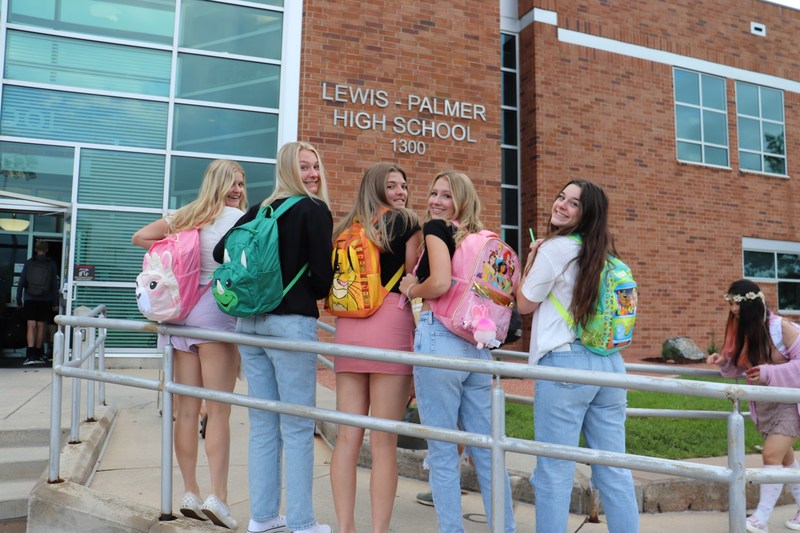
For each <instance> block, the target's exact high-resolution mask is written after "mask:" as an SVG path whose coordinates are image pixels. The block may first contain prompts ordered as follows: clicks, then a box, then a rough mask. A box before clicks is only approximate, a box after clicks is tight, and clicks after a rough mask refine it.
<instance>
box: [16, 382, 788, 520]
mask: <svg viewBox="0 0 800 533" xmlns="http://www.w3.org/2000/svg"><path fill="white" fill-rule="evenodd" d="M117 372H120V373H125V374H128V375H135V376H139V377H145V378H150V379H157V377H158V371H157V370H118V371H117ZM50 379H51V376H50V371H49V369H22V368H5V369H0V390H2V391H3V398H4V400H5V401H4V402H3V405H2V407H1V408H0V432H8V431H19V430H24V429H36V428H47V427H48V425H49V419H50V386H49V384H50ZM106 389H107V397H108V400H109V403H110V404H113V405H114V409H109V408H101V409H100V410H98V417H100V416H102V417H105V418H108V419H109V422H108V423H109V424H110V430H109V432H108V433H109V438H108V441H107V443H106V444H105V449H104V453H103V454H102V456H101V458H100V460H99V461H98V462H96V470H93V471H89V472H86V475H87V478H88V481H87V483H86V484H87V486H88V489H84V488H82V487H81V486H79V485H78V484H76V483H71V482H67V483H64V484H56V485H47V484H46V483H43V484H40V485H39V488H37V489H36V491H35V496H34V497H33V498H31V509H32V510H33V512H32V513H31V514H30V515H29V517H30V519H31V520H30V524H29V531H79V530H82V529H83V528H82V527H80V522H79V521H74V520H75V519H74V516H72V515H69V513H67V512H66V510H67V509H70V508H71V506H78V507H79V506H80V505H84V506H86V505H88V504H87V502H92V503H91V505H90V508H89V511H88V513H89V515H90V516H91V517H93V519H96V520H101V523H102V524H103V525H102V526H101V527H100V528H99V529H97V528H96V529H95V530H104V531H188V530H192V531H206V530H207V531H222V529H220V528H217V527H215V526H211V525H208V523H205V524H201V523H199V522H197V521H194V520H189V519H186V518H179V519H177V520H175V521H171V522H160V523H159V522H158V517H159V512H160V509H159V508H160V466H159V465H160V454H161V450H160V424H161V416H160V414H159V410H158V408H157V395H156V393H155V392H153V391H147V390H143V389H134V388H129V387H122V386H118V385H107V386H106ZM236 391H237V392H240V393H245V392H246V384H245V383H244V382H241V381H240V382H238V383H237V389H236ZM68 401H69V396H68V395H67V394H66V393H65V397H64V405H65V412H64V416H63V420H64V422H63V424H64V425H66V423H67V420H68V409H67V406H68ZM317 403H318V406H319V407H322V408H329V409H332V408H333V407H334V406H335V395H334V392H333V391H331V390H330V389H327V388H326V387H324V386H320V387H318V402H317ZM84 405H85V389H84ZM102 423H103V421H102V420H101V421H99V422H98V424H102ZM247 427H248V423H247V412H246V410H245V409H243V408H240V407H234V409H233V414H232V417H231V435H232V439H231V440H232V443H231V468H230V477H229V480H230V481H229V496H228V501H229V502H230V505H231V509H232V512H233V515H234V517H235V518H236V519H237V520H238V521H239V524H240V531H246V526H247V521H248V517H249V500H248V488H247ZM82 431H84V432H85V431H88V429H87V428H84V429H83V430H82ZM81 438H82V440H84V433H83V432H82V437H81ZM93 438H94V437H90V438H88V439H86V443H87V444H88V443H89V442H90V441H91V440H92V439H93ZM201 443H202V441H201ZM97 446H98V447H99V446H103V443H102V442H100V441H99V440H98V443H97ZM69 448H70V445H66V446H65V449H67V450H68V449H69ZM68 451H69V450H68ZM98 451H99V450H98ZM406 452H407V451H405V450H404V451H403V454H401V459H400V460H401V463H404V464H403V465H401V471H402V469H403V468H406V469H408V468H415V469H417V471H418V470H419V468H420V465H419V462H420V458H421V456H422V454H423V452H408V453H406ZM65 453H66V452H65ZM62 457H64V456H63V455H62ZM329 460H330V448H329V446H328V445H327V443H326V442H325V441H324V440H323V439H322V438H318V439H317V446H316V448H315V457H314V465H315V467H314V472H315V483H314V498H315V511H316V514H317V519H318V520H319V521H320V522H321V523H327V524H330V525H331V526H332V527H333V528H334V531H336V517H335V513H334V509H333V503H332V497H331V489H330V479H329V467H328V465H329ZM749 460H750V462H752V463H753V464H754V465H758V464H760V458H759V457H752V458H749ZM532 461H533V458H531V457H526V456H522V457H520V456H516V455H515V454H509V458H508V467H509V470H511V471H515V470H516V471H520V472H525V473H526V475H527V474H529V473H530V469H531V467H532V464H533V463H532ZM719 461H722V462H724V459H721V460H705V461H704V462H719ZM411 462H415V464H413V465H412V464H410V463H411ZM65 463H66V465H65ZM94 464H95V463H94V462H92V463H91V465H89V464H87V465H84V467H85V468H87V469H89V470H91V468H90V467H91V466H93V465H94ZM62 466H65V468H67V469H69V468H75V466H74V463H70V462H69V461H65V460H64V459H62ZM205 466H206V459H205V453H204V451H203V449H202V446H201V449H200V454H199V468H198V476H199V481H200V485H201V489H202V490H203V491H207V490H208V488H209V486H210V482H209V478H208V470H207V468H206V467H205ZM63 470H64V469H63V468H62V474H61V475H62V477H65V473H64V471H63ZM663 477H664V476H652V475H637V482H638V483H639V484H640V485H641V484H642V483H650V482H652V481H654V480H658V481H661V482H664V483H665V485H664V486H665V489H666V488H668V489H669V490H671V491H672V492H673V493H679V492H681V491H686V490H698V486H697V485H695V484H693V483H692V482H691V481H689V480H681V479H672V480H665V479H662V478H663ZM644 478H649V480H646V479H644ZM44 479H46V478H44ZM358 483H359V489H358V501H357V519H358V526H359V529H360V530H361V531H367V530H368V529H369V524H370V518H369V489H368V487H369V470H367V469H359V472H358ZM425 490H427V484H426V483H425V482H423V481H419V480H417V479H411V478H409V477H401V479H400V481H399V484H398V491H397V499H396V502H395V511H394V519H393V524H392V531H398V532H399V531H403V532H406V531H414V532H426V531H436V518H435V510H434V509H433V508H432V507H426V506H422V505H420V504H419V503H417V502H416V500H415V495H416V493H418V492H421V491H425ZM699 490H701V491H702V492H704V493H706V494H705V496H706V497H709V496H714V494H708V493H709V492H711V493H716V495H717V496H719V493H720V492H721V491H723V492H724V488H722V487H720V486H719V485H713V486H711V488H708V487H701V488H700V489H699ZM81 491H83V492H81ZM182 493H183V487H182V483H181V476H180V472H179V471H178V469H177V465H175V466H174V471H173V512H174V513H177V508H178V503H179V499H180V497H181V495H182ZM203 496H205V493H204V494H203ZM724 499H725V498H724V497H723V500H724ZM794 512H795V506H794V505H787V506H783V507H779V508H778V509H776V511H775V512H774V513H773V516H772V520H771V524H772V525H773V527H774V528H777V529H776V530H782V529H783V522H784V521H785V520H787V519H788V518H790V517H791V516H792V515H793V514H794ZM463 513H464V515H465V516H466V519H465V521H464V523H465V529H466V531H467V533H473V532H485V531H487V527H486V525H485V516H484V514H483V508H482V502H481V499H480V495H479V494H478V493H476V492H470V493H469V494H467V495H466V496H464V498H463ZM67 516H70V517H71V518H69V519H67V518H66V517H67ZM516 519H517V523H518V528H517V529H518V531H533V524H534V520H535V513H534V507H533V506H532V505H530V504H527V503H519V504H518V505H517V506H516ZM584 519H585V515H577V514H576V515H571V517H570V531H575V530H576V529H577V528H578V527H580V525H581V523H582V522H583V521H584ZM59 520H64V522H62V523H59ZM115 520H116V521H115ZM727 523H728V515H727V513H724V512H719V511H716V512H697V511H693V512H682V513H659V514H651V513H642V515H641V525H642V528H641V530H642V531H643V532H650V533H661V532H672V531H676V530H688V531H702V532H706V533H716V532H719V533H722V532H725V531H728V525H727ZM45 524H48V525H45ZM14 528H16V529H14ZM22 530H23V529H22V528H21V526H20V525H19V523H17V525H16V526H14V525H9V524H6V525H3V524H0V533H11V532H16V531H22ZM580 531H581V532H583V533H600V532H605V531H608V529H607V527H606V525H605V520H604V517H603V516H601V523H600V524H585V525H583V527H582V528H581V530H580Z"/></svg>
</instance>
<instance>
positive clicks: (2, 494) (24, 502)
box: [0, 476, 39, 520]
mask: <svg viewBox="0 0 800 533" xmlns="http://www.w3.org/2000/svg"><path fill="white" fill-rule="evenodd" d="M38 480H39V478H38V476H37V478H36V479H21V480H16V481H4V482H2V483H0V520H8V519H11V518H20V517H23V516H26V515H27V514H28V497H29V496H30V494H31V491H32V490H33V487H34V486H35V485H36V482H37V481H38Z"/></svg>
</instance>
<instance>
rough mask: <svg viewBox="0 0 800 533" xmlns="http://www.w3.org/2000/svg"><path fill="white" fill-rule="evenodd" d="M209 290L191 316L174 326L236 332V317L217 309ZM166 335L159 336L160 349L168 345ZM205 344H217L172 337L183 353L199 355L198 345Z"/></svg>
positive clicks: (174, 323) (175, 345)
mask: <svg viewBox="0 0 800 533" xmlns="http://www.w3.org/2000/svg"><path fill="white" fill-rule="evenodd" d="M211 291H212V289H211V288H209V289H208V290H207V291H205V292H204V293H203V295H202V296H201V297H200V299H199V300H198V301H197V304H195V306H194V308H192V311H191V312H190V313H189V316H187V317H186V318H184V319H183V320H181V321H179V322H171V323H170V324H172V325H174V326H190V327H193V328H203V329H217V330H222V331H231V332H232V331H236V317H233V316H231V315H226V314H225V313H223V312H222V311H220V310H219V307H217V302H216V300H214V294H213V293H212V292H211ZM166 338H167V336H166V335H159V336H158V347H159V349H161V348H163V347H164V345H166V344H167V340H166ZM205 342H216V341H209V340H205V339H195V338H192V337H172V347H173V348H174V349H176V350H181V351H183V352H192V353H197V345H198V344H203V343H205Z"/></svg>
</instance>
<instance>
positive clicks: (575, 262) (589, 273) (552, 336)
mask: <svg viewBox="0 0 800 533" xmlns="http://www.w3.org/2000/svg"><path fill="white" fill-rule="evenodd" d="M573 233H577V234H580V235H581V236H582V241H583V244H581V243H579V242H578V241H576V240H575V239H572V238H570V237H569V236H568V235H570V234H573ZM609 254H613V255H617V254H616V252H615V250H614V243H613V240H612V238H611V233H610V232H609V229H608V197H607V196H606V193H605V191H603V189H602V188H601V187H600V186H599V185H597V184H595V183H593V182H591V181H589V180H583V179H577V180H572V181H570V182H569V183H567V184H566V185H565V186H564V187H563V188H562V189H561V191H560V192H559V193H558V196H557V197H556V199H555V201H554V202H553V206H552V210H551V212H550V220H549V222H548V233H547V236H546V237H545V238H544V239H542V240H537V241H534V242H533V243H531V251H530V253H529V254H528V259H527V262H526V265H525V269H524V273H523V279H522V280H521V281H520V284H519V288H518V289H517V306H518V307H519V311H520V313H522V314H528V313H534V315H533V324H532V326H531V347H530V359H529V362H530V364H533V365H536V364H538V365H541V366H548V367H556V368H567V369H581V370H593V371H596V372H615V373H619V374H624V373H625V362H624V361H623V359H622V356H621V355H620V354H619V352H617V353H614V354H612V355H609V356H606V357H600V356H598V355H596V354H595V353H593V352H591V351H590V350H589V349H588V348H586V347H585V346H583V344H581V342H580V339H578V338H577V336H576V334H575V331H573V329H572V328H571V327H570V326H569V325H568V324H567V322H566V321H565V320H564V318H563V317H562V316H561V314H560V313H559V312H558V311H557V310H556V308H555V305H554V304H553V302H552V301H551V300H550V299H549V298H548V295H549V294H550V293H551V292H552V293H553V294H554V296H555V297H556V298H557V299H558V301H559V302H562V303H566V302H569V305H568V306H567V305H565V306H564V307H566V308H567V309H569V312H570V314H571V315H572V316H573V317H574V318H575V322H576V323H579V324H585V323H586V321H587V320H588V318H589V315H590V314H591V313H592V311H593V309H594V307H595V301H596V300H597V298H598V293H599V288H600V276H601V272H602V270H603V267H604V265H605V264H606V260H607V258H608V256H609ZM533 405H534V411H533V416H534V427H535V438H536V440H537V441H539V442H547V443H551V444H561V445H565V446H578V444H579V442H580V435H581V433H583V436H584V438H585V440H586V446H587V447H589V448H592V449H596V450H606V451H612V452H619V453H625V408H626V405H627V391H626V390H625V389H620V388H616V387H600V386H596V385H581V384H577V383H566V382H557V381H549V380H544V379H540V380H536V385H535V389H534V401H533ZM574 474H575V461H567V460H563V459H553V458H549V457H541V456H540V457H538V458H537V461H536V470H535V472H534V476H533V486H534V492H535V495H536V532H537V533H564V531H566V529H567V518H568V516H569V503H570V497H571V494H572V484H573V478H574ZM592 482H593V483H594V485H595V486H596V487H597V488H598V489H599V490H600V495H601V497H602V501H603V508H604V509H605V513H606V517H607V519H608V530H609V531H610V532H611V533H636V532H638V531H639V507H638V504H637V502H636V494H635V492H634V487H633V477H632V475H631V472H630V470H627V469H624V468H615V467H609V466H602V465H592Z"/></svg>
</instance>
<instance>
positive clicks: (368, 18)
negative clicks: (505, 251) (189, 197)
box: [299, 0, 500, 228]
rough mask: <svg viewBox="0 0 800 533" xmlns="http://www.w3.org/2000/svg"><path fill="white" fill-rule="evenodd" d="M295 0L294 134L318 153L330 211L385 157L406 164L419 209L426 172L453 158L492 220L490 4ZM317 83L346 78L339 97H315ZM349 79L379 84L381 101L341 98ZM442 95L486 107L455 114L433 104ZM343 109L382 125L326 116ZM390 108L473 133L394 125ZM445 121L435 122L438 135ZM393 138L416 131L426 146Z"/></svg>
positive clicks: (495, 76) (496, 120)
mask: <svg viewBox="0 0 800 533" xmlns="http://www.w3.org/2000/svg"><path fill="white" fill-rule="evenodd" d="M304 9H305V12H304V19H303V50H302V66H301V92H300V128H299V137H300V138H302V139H307V140H309V141H311V142H312V143H314V144H315V145H317V146H318V148H319V150H320V152H321V154H322V157H323V161H324V164H325V167H326V170H327V172H328V177H329V186H330V189H331V190H332V191H333V194H332V200H333V202H332V203H333V206H332V207H333V211H334V217H338V216H341V215H343V214H344V213H345V212H346V211H347V210H348V209H349V208H350V207H351V206H352V202H353V199H354V195H355V191H356V187H357V186H358V183H359V180H360V178H361V176H362V175H363V172H364V170H366V168H367V167H368V166H369V165H370V164H372V163H374V162H378V161H381V160H388V161H396V162H398V163H399V164H400V165H401V166H403V168H404V169H405V170H406V171H407V172H408V174H409V189H410V192H411V204H410V205H411V207H413V208H414V209H415V210H416V211H417V212H418V213H420V215H421V214H422V213H423V212H424V210H425V208H426V203H425V199H426V197H427V191H428V187H429V186H430V181H431V179H432V177H433V176H434V175H435V174H436V173H437V172H438V171H440V170H444V169H447V168H455V169H457V170H460V171H463V172H465V173H466V174H468V175H469V176H470V177H471V178H472V179H473V181H474V182H475V185H476V187H477V189H478V192H479V194H480V195H481V197H482V198H483V200H484V216H483V218H484V222H486V223H487V224H488V225H489V226H491V227H493V228H499V226H500V188H499V186H498V184H499V183H500V68H499V60H500V33H499V17H500V12H499V4H498V3H497V2H482V1H479V0H462V1H456V2H453V1H442V0H437V1H430V0H417V1H404V2H403V3H402V9H400V8H399V7H398V4H397V2H395V1H391V0H387V1H371V2H361V1H352V0H342V1H338V2H329V1H324V0H308V1H306V2H305V3H304ZM323 84H326V87H327V89H328V95H329V96H330V95H332V94H333V90H334V89H335V86H336V85H340V86H347V89H340V90H342V91H345V93H347V94H345V93H342V94H344V99H345V100H346V101H334V100H329V99H325V100H324V99H323V97H322V92H323ZM351 89H352V90H356V89H361V90H362V91H364V90H366V91H369V90H375V91H377V90H382V91H385V92H386V99H387V101H388V105H387V106H385V107H379V106H378V105H361V104H358V105H356V104H353V103H351V102H349V101H347V100H348V98H349V91H350V90H351ZM409 95H416V96H418V97H420V99H422V98H428V104H429V105H425V103H424V102H421V103H419V105H414V106H413V109H409V108H408V107H409V106H408V103H409ZM434 98H436V99H438V100H437V101H436V102H434ZM445 99H447V100H448V101H449V102H450V105H451V107H452V105H454V103H455V102H460V103H462V106H461V108H460V109H461V110H462V112H463V111H464V106H463V103H468V104H478V105H479V106H484V109H485V111H484V112H483V113H480V110H477V112H476V110H475V109H474V108H472V109H471V111H470V107H467V108H466V112H465V113H463V115H462V116H461V117H453V116H450V117H446V116H444V115H441V114H436V113H439V112H443V111H444V106H445V105H446V104H445V102H444V100H445ZM396 102H401V105H396ZM436 106H438V108H437V107H436ZM348 111H351V112H352V111H354V112H365V113H368V114H370V115H371V114H375V115H377V116H378V117H379V118H380V117H383V116H385V117H386V129H387V131H385V132H384V131H380V127H379V129H378V130H376V129H363V130H362V129H359V128H357V127H342V126H341V122H340V124H339V125H336V124H334V114H335V113H336V112H338V113H340V116H341V113H347V112H348ZM467 116H470V117H472V118H465V117H467ZM398 117H399V118H400V119H402V120H404V121H408V120H411V119H419V120H426V121H430V122H437V123H438V122H445V123H447V124H448V126H449V127H451V128H452V127H456V126H457V125H459V126H460V127H461V128H466V127H469V135H470V138H471V139H472V140H474V141H475V142H468V141H467V140H463V141H457V140H453V139H452V138H451V139H433V138H431V137H430V136H427V135H426V136H413V135H409V134H394V133H393V132H392V126H393V124H392V123H393V120H394V119H395V118H398ZM484 119H485V120H484ZM448 126H439V127H440V128H441V131H440V133H442V134H443V136H444V134H445V132H446V131H447V128H448ZM457 129H458V128H457ZM451 135H456V134H451ZM457 135H463V130H462V129H458V132H457ZM393 139H394V140H396V142H399V141H401V140H406V141H423V142H424V143H425V145H426V153H425V154H424V155H422V156H420V155H410V154H401V153H399V152H395V151H393V146H392V143H391V141H392V140H393Z"/></svg>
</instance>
